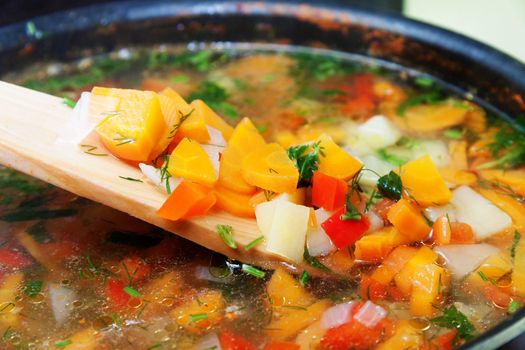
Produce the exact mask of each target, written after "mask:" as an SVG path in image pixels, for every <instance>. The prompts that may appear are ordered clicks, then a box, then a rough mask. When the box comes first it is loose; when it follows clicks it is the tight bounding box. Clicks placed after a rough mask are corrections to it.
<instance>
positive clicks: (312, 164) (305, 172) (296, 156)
mask: <svg viewBox="0 0 525 350" xmlns="http://www.w3.org/2000/svg"><path fill="white" fill-rule="evenodd" d="M310 147H311V148H312V151H310V152H307V151H308V149H309V148H310ZM287 153H288V158H290V160H291V161H292V162H294V165H295V167H296V168H297V170H299V186H308V185H309V184H310V182H311V180H312V176H313V174H314V171H316V170H317V169H318V167H319V160H320V158H319V156H322V157H324V155H325V154H324V148H323V147H322V146H320V142H315V143H313V144H311V145H308V144H306V145H299V146H292V147H290V148H288V152H287Z"/></svg>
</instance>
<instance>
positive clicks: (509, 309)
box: [507, 300, 520, 315]
mask: <svg viewBox="0 0 525 350" xmlns="http://www.w3.org/2000/svg"><path fill="white" fill-rule="evenodd" d="M519 308H520V304H519V303H518V302H517V301H516V300H512V301H511V302H510V303H509V306H508V307H507V313H509V314H510V315H512V314H513V313H515V312H516V311H518V310H519Z"/></svg>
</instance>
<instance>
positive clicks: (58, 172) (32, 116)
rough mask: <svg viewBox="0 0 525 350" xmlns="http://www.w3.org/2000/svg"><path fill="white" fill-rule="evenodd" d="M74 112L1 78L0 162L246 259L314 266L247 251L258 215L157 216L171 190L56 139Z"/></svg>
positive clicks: (118, 162)
mask: <svg viewBox="0 0 525 350" xmlns="http://www.w3.org/2000/svg"><path fill="white" fill-rule="evenodd" d="M71 113H72V110H71V108H69V107H67V106H65V105H64V104H63V101H62V99H60V98H58V97H55V96H51V95H47V94H44V93H41V92H37V91H34V90H30V89H27V88H23V87H20V86H17V85H13V84H9V83H5V82H0V163H2V164H4V165H5V166H7V167H10V168H13V169H16V170H19V171H21V172H24V173H26V174H28V175H31V176H34V177H37V178H39V179H41V180H43V181H45V182H48V183H51V184H53V185H55V186H58V187H61V188H63V189H65V190H68V191H70V192H73V193H75V194H77V195H79V196H82V197H86V198H89V199H91V200H93V201H96V202H100V203H102V204H105V205H107V206H109V207H112V208H115V209H118V210H120V211H123V212H125V213H128V214H130V215H132V216H135V217H137V218H140V219H141V220H144V221H146V222H149V223H151V224H153V225H156V226H159V227H161V228H163V229H165V230H167V231H170V232H173V233H175V234H177V235H179V236H182V237H184V238H187V239H189V240H191V241H193V242H195V243H197V244H200V245H202V246H204V247H206V248H208V249H211V250H214V251H216V252H219V253H222V254H224V255H226V256H229V257H232V258H234V259H238V260H240V261H242V262H245V263H249V264H254V265H258V266H261V267H263V268H275V267H276V266H277V265H284V266H285V267H286V268H287V269H291V270H293V271H296V272H299V271H301V270H302V269H308V270H310V271H311V272H313V271H312V270H311V268H309V265H306V264H304V265H303V266H294V265H293V264H289V263H286V262H283V261H281V259H280V258H279V257H277V256H275V255H271V254H270V253H268V252H266V251H265V249H264V246H265V245H264V243H263V244H259V245H257V246H255V247H254V248H252V249H250V250H249V251H246V250H245V249H244V246H245V245H247V244H248V243H250V242H252V241H253V240H254V239H256V238H257V237H260V236H261V232H260V231H259V229H258V227H257V225H256V223H255V220H252V219H244V218H239V217H236V216H232V215H230V214H228V213H225V212H218V211H213V212H212V213H211V214H209V215H206V216H204V217H198V218H194V219H191V220H186V221H177V222H173V221H168V220H165V219H162V218H160V217H158V216H157V215H155V212H156V211H157V209H158V208H160V206H161V205H162V203H163V202H164V201H165V199H166V194H164V193H162V192H160V191H159V190H158V189H157V188H155V187H154V186H153V185H151V184H150V183H147V182H136V181H129V180H126V179H123V178H121V177H130V178H135V179H141V178H142V177H143V176H142V173H141V171H140V170H139V169H137V168H136V167H133V166H131V165H129V164H127V163H125V162H123V161H121V160H118V159H117V158H115V157H113V156H111V155H108V156H94V155H92V154H87V153H86V152H85V151H86V150H87V149H86V148H82V147H80V146H79V145H73V144H69V145H68V144H66V145H65V144H60V143H57V142H56V141H57V138H58V137H59V135H60V134H61V133H62V132H63V130H64V127H65V125H66V123H67V121H68V120H69V118H70V117H71ZM85 143H89V144H90V145H93V146H95V147H97V149H96V150H93V151H92V152H91V153H97V154H99V153H106V154H107V153H108V152H107V151H106V150H105V149H104V148H103V146H101V145H100V143H99V141H98V138H93V139H92V140H89V141H86V142H85ZM88 149H89V148H88ZM120 176H121V177H120ZM218 224H226V225H231V226H232V227H233V228H234V237H235V241H236V243H237V245H238V247H237V249H231V248H229V247H228V246H227V245H226V244H225V243H224V242H223V241H222V239H221V238H220V237H219V235H218V234H217V230H216V226H217V225H218Z"/></svg>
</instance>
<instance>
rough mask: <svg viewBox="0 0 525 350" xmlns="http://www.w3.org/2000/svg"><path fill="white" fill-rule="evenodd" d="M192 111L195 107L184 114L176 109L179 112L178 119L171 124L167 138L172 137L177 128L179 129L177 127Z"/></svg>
mask: <svg viewBox="0 0 525 350" xmlns="http://www.w3.org/2000/svg"><path fill="white" fill-rule="evenodd" d="M193 111H195V109H192V110H191V111H189V112H188V113H186V114H184V113H183V112H182V111H178V113H179V117H180V118H179V121H178V122H177V123H175V124H173V126H172V127H171V130H170V133H169V135H168V138H170V139H171V138H173V137H175V133H176V132H177V130H179V128H180V127H181V125H182V123H184V122H185V121H186V119H188V118H189V117H190V116H191V115H192V113H193Z"/></svg>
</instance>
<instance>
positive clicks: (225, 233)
mask: <svg viewBox="0 0 525 350" xmlns="http://www.w3.org/2000/svg"><path fill="white" fill-rule="evenodd" d="M217 233H218V234H219V236H220V237H221V239H222V240H223V242H224V243H225V244H226V245H227V246H228V247H230V248H232V249H237V244H235V241H234V240H233V227H231V226H230V225H217Z"/></svg>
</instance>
